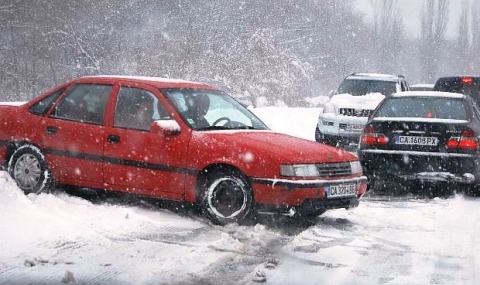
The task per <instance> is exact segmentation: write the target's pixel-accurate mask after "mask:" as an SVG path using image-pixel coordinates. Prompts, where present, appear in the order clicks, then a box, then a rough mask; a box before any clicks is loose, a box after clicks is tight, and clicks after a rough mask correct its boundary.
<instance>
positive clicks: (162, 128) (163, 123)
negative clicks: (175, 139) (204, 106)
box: [150, 120, 181, 136]
mask: <svg viewBox="0 0 480 285" xmlns="http://www.w3.org/2000/svg"><path fill="white" fill-rule="evenodd" d="M150 132H152V133H154V134H158V135H163V136H172V135H178V134H179V133H180V132H181V129H180V125H179V124H178V123H177V121H175V120H156V121H154V122H153V123H152V126H151V127H150Z"/></svg>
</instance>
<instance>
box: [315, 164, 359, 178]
mask: <svg viewBox="0 0 480 285" xmlns="http://www.w3.org/2000/svg"><path fill="white" fill-rule="evenodd" d="M316 166H317V170H318V173H320V177H338V176H348V175H351V174H352V168H351V166H350V162H337V163H322V164H317V165H316Z"/></svg>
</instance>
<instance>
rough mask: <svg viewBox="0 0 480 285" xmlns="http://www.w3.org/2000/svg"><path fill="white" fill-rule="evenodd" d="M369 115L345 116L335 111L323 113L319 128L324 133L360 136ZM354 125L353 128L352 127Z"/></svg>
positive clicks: (339, 135)
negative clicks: (334, 112)
mask: <svg viewBox="0 0 480 285" xmlns="http://www.w3.org/2000/svg"><path fill="white" fill-rule="evenodd" d="M367 120H368V117H353V116H343V115H337V114H333V113H327V114H321V115H320V117H319V119H318V125H317V128H318V130H319V131H320V132H321V133H322V134H324V135H331V136H338V137H355V138H357V139H358V138H359V137H360V135H361V134H362V131H363V127H364V126H365V124H366V123H367ZM352 127H353V128H352Z"/></svg>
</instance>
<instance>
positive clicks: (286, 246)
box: [0, 179, 480, 285]
mask: <svg viewBox="0 0 480 285" xmlns="http://www.w3.org/2000/svg"><path fill="white" fill-rule="evenodd" d="M6 180H7V181H6V182H3V184H2V183H0V184H2V185H0V189H2V190H0V197H2V199H1V201H2V202H0V207H1V208H0V232H2V233H3V234H2V237H0V241H1V244H0V284H232V285H233V284H480V259H479V258H480V230H479V229H480V199H478V198H465V197H463V196H455V197H450V198H447V199H439V198H436V199H426V198H416V197H412V196H402V197H387V196H370V197H366V198H365V199H364V200H363V201H362V203H361V204H360V206H359V207H358V208H356V209H352V210H348V211H347V210H332V211H328V212H327V213H325V214H324V215H322V216H320V217H318V218H316V219H315V220H312V221H298V220H291V219H288V218H286V217H281V216H277V217H272V216H261V217H259V219H258V220H255V221H251V222H250V223H249V224H246V225H229V226H226V227H220V226H214V225H211V224H210V223H209V222H208V221H207V220H206V219H204V218H203V217H201V216H200V215H198V214H197V213H196V212H195V211H193V210H192V209H190V208H185V207H184V205H182V204H176V205H157V204H156V203H153V202H152V201H145V200H135V201H133V202H132V201H128V202H125V201H124V200H121V201H119V200H115V199H114V200H107V201H105V200H102V201H89V200H85V199H83V198H80V197H75V196H71V195H69V194H65V193H63V192H57V193H53V194H40V195H38V196H34V195H33V196H32V195H30V196H29V197H26V196H24V195H23V194H22V193H19V190H18V188H16V187H14V186H12V182H11V181H9V180H8V179H6Z"/></svg>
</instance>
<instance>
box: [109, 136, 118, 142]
mask: <svg viewBox="0 0 480 285" xmlns="http://www.w3.org/2000/svg"><path fill="white" fill-rule="evenodd" d="M107 141H108V142H109V143H119V142H120V136H117V135H108V137H107Z"/></svg>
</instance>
